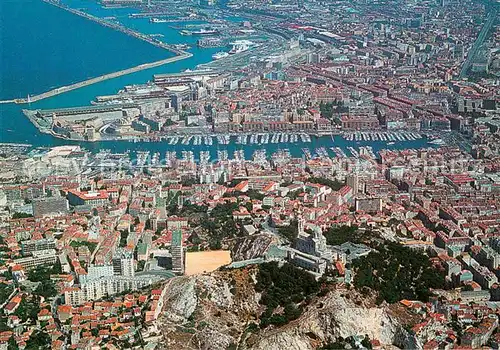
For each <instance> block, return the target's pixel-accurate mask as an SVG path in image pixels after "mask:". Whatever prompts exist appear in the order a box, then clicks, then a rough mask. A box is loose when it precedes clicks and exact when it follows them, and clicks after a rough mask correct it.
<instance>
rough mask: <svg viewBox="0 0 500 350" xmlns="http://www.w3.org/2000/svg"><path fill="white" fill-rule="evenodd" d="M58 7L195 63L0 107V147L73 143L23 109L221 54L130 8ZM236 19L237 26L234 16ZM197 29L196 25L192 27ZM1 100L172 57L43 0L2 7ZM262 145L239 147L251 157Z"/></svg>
mask: <svg viewBox="0 0 500 350" xmlns="http://www.w3.org/2000/svg"><path fill="white" fill-rule="evenodd" d="M63 3H65V4H67V5H69V6H71V7H73V8H76V9H81V10H84V11H86V12H88V13H90V14H92V15H94V16H98V17H101V18H106V17H114V19H113V21H116V22H119V23H121V24H123V25H125V26H127V27H129V28H132V29H134V30H137V31H140V32H142V33H145V34H162V35H163V37H161V38H160V40H163V41H165V42H167V43H170V44H178V43H187V44H189V45H191V46H192V49H190V50H189V51H190V52H191V53H193V57H191V58H189V59H186V60H183V61H178V62H175V63H172V64H168V65H165V66H162V67H157V68H152V69H149V70H144V71H140V72H136V73H133V74H130V75H126V76H122V77H118V78H115V79H111V80H107V81H104V82H101V83H98V84H94V85H90V86H86V87H84V88H81V89H78V90H73V91H70V92H68V93H65V94H62V95H58V96H54V97H52V98H49V99H46V100H42V101H39V102H37V103H32V104H31V105H29V106H28V105H22V106H19V105H15V104H0V142H14V143H28V144H32V145H33V146H35V147H39V146H53V145H63V144H74V143H75V142H69V141H65V140H61V139H57V138H54V137H52V136H51V135H46V134H42V133H40V132H39V131H38V129H36V128H35V127H34V126H33V125H32V124H31V122H30V121H29V120H28V119H27V118H26V117H25V116H24V115H23V114H22V112H21V110H22V108H28V109H37V108H42V109H44V108H60V107H73V106H82V105H87V104H89V103H90V101H92V100H93V99H94V98H95V96H98V95H109V94H114V93H116V92H117V91H118V90H120V89H121V88H123V86H125V85H130V84H139V83H145V82H147V81H148V80H150V79H151V78H152V75H153V74H160V73H173V72H180V71H183V70H185V69H193V68H194V67H196V66H197V65H198V64H202V63H207V62H210V61H211V60H212V58H211V56H212V54H213V53H215V52H217V51H219V50H220V49H217V48H213V49H201V48H198V47H196V45H195V43H196V38H194V37H189V36H182V35H180V34H179V31H178V30H176V29H173V28H171V26H175V25H185V24H186V23H184V22H182V23H150V22H149V20H148V19H146V18H129V15H130V14H132V13H138V12H139V10H137V9H133V8H120V9H103V8H102V7H101V6H100V5H99V4H98V3H97V2H96V1H95V0H63ZM234 20H236V21H237V20H238V19H237V18H236V19H234ZM197 23H199V22H197ZM0 24H1V25H0V47H1V49H0V100H4V99H12V98H19V97H26V96H27V95H28V94H30V95H33V94H37V93H40V92H44V91H47V90H50V89H52V88H55V87H59V86H63V85H68V84H71V83H74V82H77V81H81V80H85V79H88V78H91V77H95V76H98V75H102V74H105V73H110V72H114V71H118V70H121V69H125V68H129V67H133V66H136V65H139V64H142V63H145V62H152V61H156V60H160V59H162V58H166V57H170V56H171V55H172V54H171V53H170V52H168V51H166V50H163V49H160V48H158V47H155V46H153V45H150V44H148V43H146V42H143V41H141V40H138V39H136V38H133V37H130V36H127V35H125V34H123V33H120V32H117V31H115V30H113V29H110V28H107V27H103V26H101V25H99V24H97V23H94V22H92V21H90V20H87V19H84V18H82V17H80V16H77V15H74V14H72V13H69V12H67V11H65V10H62V9H59V8H56V7H55V6H52V5H49V4H46V3H44V2H43V1H41V0H1V1H0ZM425 142H426V141H425V140H419V141H408V142H399V143H396V144H395V145H391V146H387V145H386V144H385V143H384V142H361V143H358V144H356V143H354V142H347V141H345V140H344V139H342V138H340V137H335V138H331V137H322V138H313V142H312V143H309V144H303V143H302V144H301V143H299V144H295V145H293V144H280V145H266V149H267V150H268V152H272V151H273V150H275V149H278V148H282V149H283V148H288V149H290V151H291V153H292V154H294V155H299V154H301V148H303V147H308V148H316V147H326V148H329V147H334V146H336V147H341V148H345V147H346V146H358V145H361V146H363V145H371V146H372V147H373V148H374V150H378V149H381V148H417V147H422V146H425ZM80 144H81V145H82V146H83V147H85V148H87V149H89V150H92V151H97V150H99V149H102V148H106V149H111V150H113V151H116V152H124V151H126V150H132V151H134V150H149V151H153V152H162V153H163V152H165V151H167V150H178V151H180V150H195V151H196V150H210V151H213V155H215V151H216V150H217V149H227V150H228V151H230V152H232V151H233V150H235V149H239V148H241V147H242V146H237V145H235V144H234V143H233V144H230V145H217V143H216V142H215V143H214V146H183V145H180V144H179V145H176V146H170V145H168V144H167V143H164V142H162V143H155V142H138V143H131V142H128V141H108V142H96V143H89V142H81V143H80ZM260 147H263V146H258V145H246V146H244V148H245V151H246V153H247V155H248V156H250V155H251V153H252V152H253V150H255V149H257V148H260Z"/></svg>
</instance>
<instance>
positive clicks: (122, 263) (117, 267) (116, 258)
mask: <svg viewBox="0 0 500 350" xmlns="http://www.w3.org/2000/svg"><path fill="white" fill-rule="evenodd" d="M113 273H114V274H115V276H126V277H134V276H135V268H134V256H133V254H132V252H130V251H128V250H125V249H118V250H117V251H116V252H115V254H114V255H113Z"/></svg>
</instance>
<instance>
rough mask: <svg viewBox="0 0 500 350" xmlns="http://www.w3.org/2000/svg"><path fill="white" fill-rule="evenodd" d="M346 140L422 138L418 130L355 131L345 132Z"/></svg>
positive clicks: (395, 140)
mask: <svg viewBox="0 0 500 350" xmlns="http://www.w3.org/2000/svg"><path fill="white" fill-rule="evenodd" d="M343 137H344V138H345V139H346V140H347V141H387V142H397V141H415V140H419V139H421V138H422V135H421V134H420V133H418V132H410V131H356V132H346V133H344V136H343Z"/></svg>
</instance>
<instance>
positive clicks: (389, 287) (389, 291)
mask: <svg viewBox="0 0 500 350" xmlns="http://www.w3.org/2000/svg"><path fill="white" fill-rule="evenodd" d="M353 269H354V271H355V273H356V275H355V278H354V286H355V287H356V288H357V289H360V290H361V291H362V292H368V291H369V290H370V289H371V290H376V291H377V292H378V299H377V302H379V303H380V302H382V301H384V300H385V301H386V302H388V303H395V302H397V301H399V300H402V299H410V300H420V301H423V302H427V301H428V300H429V297H430V296H431V295H432V293H431V291H430V288H433V289H441V288H444V285H445V280H444V276H443V275H441V274H440V273H439V271H437V270H436V269H435V268H434V267H433V266H432V264H431V262H430V261H429V258H428V256H427V255H425V254H423V253H421V252H418V251H414V250H411V249H409V248H407V247H403V246H402V245H400V244H396V243H388V244H387V245H384V246H382V245H380V246H378V247H377V251H372V252H371V253H370V254H368V255H367V256H365V257H361V258H359V259H357V260H355V261H354V262H353Z"/></svg>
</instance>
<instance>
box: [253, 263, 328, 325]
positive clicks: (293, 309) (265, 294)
mask: <svg viewBox="0 0 500 350" xmlns="http://www.w3.org/2000/svg"><path fill="white" fill-rule="evenodd" d="M255 290H256V291H258V292H261V293H262V297H261V300H260V303H261V304H263V305H265V306H266V310H265V311H264V312H263V313H262V315H261V316H260V319H261V321H260V326H261V328H265V327H267V326H268V325H271V324H272V325H276V326H281V325H284V324H286V323H288V322H290V321H292V320H295V319H297V318H298V317H299V316H300V315H301V314H302V306H303V304H304V303H305V301H306V300H309V299H310V298H311V297H313V296H314V295H316V293H318V291H319V290H320V284H319V283H318V282H317V281H316V279H315V278H314V276H313V275H311V274H310V273H308V272H306V271H304V270H302V269H299V268H297V267H295V266H293V265H291V264H288V263H286V264H284V265H283V266H281V267H280V266H279V265H278V263H277V262H270V263H264V264H261V265H259V272H258V273H257V283H256V285H255ZM280 306H281V307H283V311H282V312H281V313H276V312H275V311H276V309H277V308H278V307H280Z"/></svg>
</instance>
